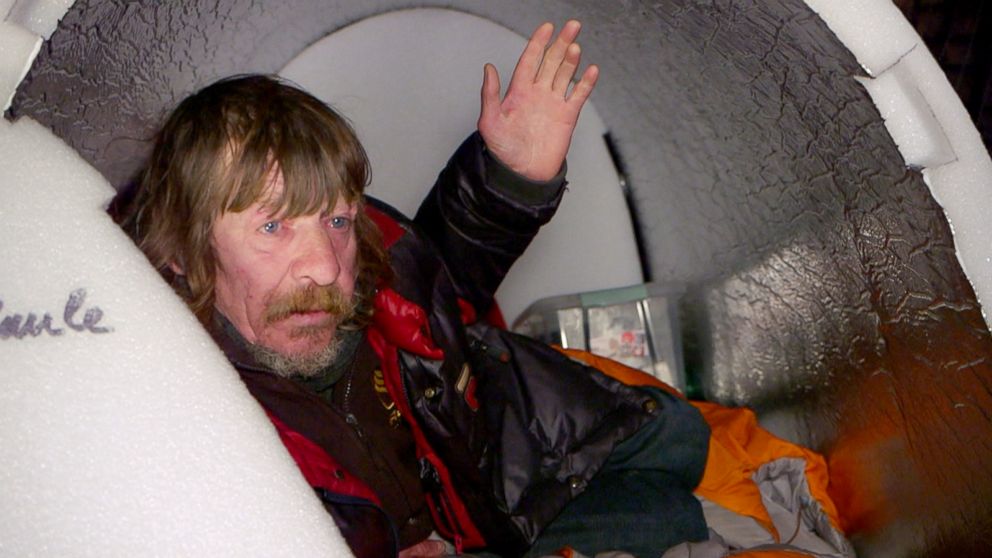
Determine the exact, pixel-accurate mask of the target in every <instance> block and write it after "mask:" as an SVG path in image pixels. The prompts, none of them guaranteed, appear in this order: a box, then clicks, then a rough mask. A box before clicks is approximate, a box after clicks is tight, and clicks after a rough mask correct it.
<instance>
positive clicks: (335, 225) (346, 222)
mask: <svg viewBox="0 0 992 558" xmlns="http://www.w3.org/2000/svg"><path fill="white" fill-rule="evenodd" d="M330 224H331V228H332V229H347V228H348V227H349V226H351V219H349V218H348V217H341V216H337V217H331V220H330Z"/></svg>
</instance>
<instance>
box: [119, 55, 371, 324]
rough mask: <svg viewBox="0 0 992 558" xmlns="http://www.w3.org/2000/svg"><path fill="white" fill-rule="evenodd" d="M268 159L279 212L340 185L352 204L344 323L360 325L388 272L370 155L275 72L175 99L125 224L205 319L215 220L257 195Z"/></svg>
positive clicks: (319, 202) (330, 201)
mask: <svg viewBox="0 0 992 558" xmlns="http://www.w3.org/2000/svg"><path fill="white" fill-rule="evenodd" d="M274 168H278V170H279V171H281V172H282V175H283V181H284V184H285V188H284V190H283V192H282V195H281V196H280V198H279V199H276V200H270V201H271V202H272V205H273V209H274V210H276V212H278V213H279V214H280V215H285V216H286V217H289V218H292V217H296V216H300V215H308V214H311V213H315V212H318V211H321V210H323V209H326V208H329V207H334V204H335V203H336V202H337V198H338V196H341V195H343V196H344V197H345V200H346V201H348V202H349V203H358V204H359V211H358V215H357V217H356V220H355V229H356V236H357V239H358V277H357V284H356V288H355V296H356V314H355V318H354V319H353V320H352V322H350V323H349V324H346V325H347V326H350V327H354V328H358V327H362V326H364V325H365V324H366V323H368V320H369V318H370V317H371V314H372V301H371V297H372V295H373V294H374V291H375V288H376V286H377V283H378V282H379V281H380V280H384V279H386V278H387V277H388V275H389V274H390V270H389V264H388V260H387V255H386V252H385V249H384V248H383V244H382V239H381V234H380V232H379V229H378V227H376V225H375V223H373V222H372V220H371V219H370V218H369V217H368V216H367V215H366V214H365V212H364V211H363V204H364V200H363V192H364V191H365V187H366V185H367V184H368V182H369V179H370V171H369V161H368V156H367V155H366V154H365V150H364V148H362V145H361V144H360V143H359V141H358V138H357V136H356V135H355V132H354V130H352V128H351V126H350V125H349V124H348V123H347V122H346V121H345V120H344V118H342V117H341V116H340V115H339V114H338V113H336V112H335V111H334V110H333V109H331V108H330V107H328V106H327V105H326V104H324V103H323V102H321V101H320V100H319V99H317V98H315V97H313V96H312V95H310V94H308V93H306V92H304V91H302V90H300V89H298V88H297V87H294V86H292V85H290V84H288V83H286V82H285V81H283V80H280V79H279V78H275V77H270V76H261V75H247V76H237V77H233V78H228V79H224V80H221V81H219V82H216V83H214V84H212V85H210V86H207V87H206V88H204V89H202V90H200V91H199V92H197V93H195V94H193V95H191V96H190V97H187V98H186V99H185V100H184V101H182V102H181V103H180V104H179V106H177V107H176V109H175V110H174V111H173V112H172V113H171V114H170V115H169V117H168V118H167V119H166V122H165V124H164V126H163V127H162V129H161V130H160V131H159V133H158V135H157V136H156V139H155V145H154V148H153V151H152V154H151V157H150V159H149V162H148V165H147V167H146V168H145V170H144V172H143V173H142V176H141V179H140V182H139V183H138V186H137V188H138V189H137V191H136V192H135V194H134V199H133V201H132V202H131V203H130V204H129V205H128V206H127V207H126V208H125V209H124V215H123V216H122V217H123V223H122V226H124V228H125V230H127V231H128V232H129V233H130V234H131V236H132V237H133V238H134V240H135V242H136V243H137V244H138V246H139V247H140V248H141V250H142V251H144V253H145V254H146V255H147V256H148V259H149V260H150V261H151V262H152V264H153V265H154V266H155V267H156V268H157V269H158V270H159V271H160V272H161V273H162V275H163V276H164V277H165V278H166V280H167V281H169V282H170V283H171V284H172V285H173V287H174V288H175V289H176V290H177V292H179V294H180V295H182V296H183V297H184V298H185V300H186V301H187V304H188V305H189V306H190V308H191V309H192V310H193V313H194V314H196V316H197V317H198V318H199V319H200V321H201V322H203V323H205V324H209V323H210V320H211V319H212V315H213V305H214V281H215V279H216V266H217V263H216V257H215V255H214V252H213V247H212V245H211V242H210V238H211V232H212V227H213V223H214V221H215V219H216V218H217V217H218V216H220V215H221V214H222V213H225V212H229V211H233V212H238V211H244V210H245V209H247V208H248V207H249V206H250V205H251V204H253V203H254V202H256V201H258V200H260V199H261V198H262V197H263V196H264V195H265V194H266V186H267V184H268V181H267V179H268V177H269V176H270V173H271V171H272V170H273V169H274Z"/></svg>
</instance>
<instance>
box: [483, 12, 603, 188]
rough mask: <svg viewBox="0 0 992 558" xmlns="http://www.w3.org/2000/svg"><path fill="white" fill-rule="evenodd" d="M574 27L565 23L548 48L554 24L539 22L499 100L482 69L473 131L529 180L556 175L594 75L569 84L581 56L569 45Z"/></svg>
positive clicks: (494, 77)
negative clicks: (479, 102)
mask: <svg viewBox="0 0 992 558" xmlns="http://www.w3.org/2000/svg"><path fill="white" fill-rule="evenodd" d="M580 27H581V25H580V24H579V22H578V21H575V20H569V21H568V22H567V23H565V25H564V27H562V29H561V32H560V33H559V34H558V37H557V38H556V39H555V40H554V42H551V43H550V45H549V42H550V41H551V37H552V35H553V34H554V26H553V25H552V24H550V23H543V24H541V25H540V26H539V27H538V28H537V29H536V30H535V31H534V34H533V35H531V37H530V40H529V41H528V42H527V46H526V47H524V51H523V53H522V54H521V55H520V59H519V60H518V61H517V67H516V68H515V69H514V70H513V77H512V78H511V79H510V86H509V87H508V88H507V91H506V95H505V96H504V97H503V98H502V100H501V99H500V83H499V73H498V72H497V71H496V68H495V67H493V66H492V64H486V66H485V70H484V76H483V80H482V111H481V113H480V115H479V133H480V134H482V139H483V140H485V142H486V146H487V147H488V148H489V151H490V152H491V153H492V154H493V155H495V156H496V157H497V158H498V159H499V160H500V161H502V162H503V163H504V164H505V165H507V166H508V167H510V168H511V169H513V170H514V171H516V172H517V173H519V174H521V175H523V176H525V177H527V178H529V179H531V180H534V181H543V180H548V179H550V178H553V177H554V176H555V175H556V174H558V171H559V170H560V169H561V165H562V163H563V162H564V161H565V155H566V153H568V146H569V144H570V143H571V141H572V132H573V131H574V130H575V124H576V122H577V121H578V119H579V112H580V111H581V110H582V105H583V104H585V102H586V99H588V98H589V94H590V93H592V89H593V86H595V85H596V79H597V78H598V77H599V68H597V67H596V66H595V65H592V66H589V67H588V68H586V70H585V72H583V73H582V78H581V79H580V80H579V81H578V83H576V84H574V85H572V79H573V78H574V77H575V72H576V70H577V69H578V67H579V60H580V58H581V49H580V48H579V44H578V43H576V42H575V39H576V37H578V35H579V29H580ZM570 85H572V87H569V86H570Z"/></svg>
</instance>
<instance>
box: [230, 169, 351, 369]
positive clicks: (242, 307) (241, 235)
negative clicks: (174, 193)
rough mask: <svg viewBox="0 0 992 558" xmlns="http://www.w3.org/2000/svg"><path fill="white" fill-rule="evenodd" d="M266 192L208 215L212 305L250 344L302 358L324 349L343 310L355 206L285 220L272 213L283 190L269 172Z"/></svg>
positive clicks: (347, 290) (347, 308) (346, 307)
mask: <svg viewBox="0 0 992 558" xmlns="http://www.w3.org/2000/svg"><path fill="white" fill-rule="evenodd" d="M272 176H273V178H272V180H271V183H270V186H269V190H268V191H267V196H266V197H265V199H263V200H260V201H258V202H255V203H254V204H252V205H251V206H250V207H248V208H247V209H246V210H244V211H242V212H239V213H230V212H229V213H223V214H221V215H220V217H218V218H217V220H216V221H215V222H214V226H213V232H212V237H211V242H212V245H213V249H214V252H215V254H216V259H217V279H216V285H215V293H216V302H215V304H216V307H217V310H219V311H220V312H221V313H222V314H223V315H224V316H226V317H227V319H228V320H229V321H230V322H231V323H232V324H233V325H234V327H235V328H237V330H238V331H239V332H240V333H241V335H242V336H243V337H244V338H245V340H247V341H248V342H249V343H252V344H255V345H260V346H262V347H265V348H267V349H270V350H271V351H273V352H275V353H277V354H278V355H279V356H281V357H284V358H287V359H290V360H294V361H305V360H306V359H307V358H308V357H312V356H314V355H317V354H318V353H320V352H321V351H324V350H325V349H326V348H327V347H328V346H329V345H330V343H331V341H332V340H333V339H334V333H335V329H336V328H337V326H338V324H340V323H341V322H342V321H343V320H344V319H346V318H347V317H348V315H347V314H348V313H349V312H350V308H351V306H350V304H351V300H352V295H353V294H354V291H355V276H356V273H357V255H358V242H357V239H356V238H355V230H354V226H353V223H354V220H355V212H356V206H355V205H354V204H349V203H347V202H346V201H345V200H344V199H343V197H339V198H338V201H337V204H336V205H335V207H334V208H332V209H328V210H327V211H325V212H321V213H318V214H312V215H304V216H300V217H295V218H292V219H286V218H283V217H282V216H281V215H278V214H277V215H273V211H272V207H271V206H270V205H269V204H267V203H266V200H268V199H276V198H277V197H278V196H279V194H281V193H282V189H283V187H284V186H283V179H282V173H281V172H278V171H277V172H274V173H273V175H272Z"/></svg>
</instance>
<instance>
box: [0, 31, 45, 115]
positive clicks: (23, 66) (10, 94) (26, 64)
mask: <svg viewBox="0 0 992 558" xmlns="http://www.w3.org/2000/svg"><path fill="white" fill-rule="evenodd" d="M0 31H3V32H6V33H7V34H8V35H7V37H5V38H0V41H9V42H10V44H13V43H15V42H17V41H18V38H16V37H13V36H12V34H16V35H24V38H25V39H27V38H28V37H30V36H31V35H34V46H33V47H32V48H31V49H30V50H28V51H27V53H26V54H24V51H21V52H16V51H15V52H11V51H10V50H9V45H8V49H0V55H2V56H5V57H7V55H8V53H9V57H8V59H7V60H4V61H3V63H2V65H0V68H3V69H4V70H7V69H9V68H12V67H18V66H19V67H20V70H19V71H18V73H17V77H16V79H14V80H12V81H8V82H6V83H4V79H3V76H2V75H0V95H3V94H4V93H5V95H3V96H2V97H0V98H2V99H3V105H2V106H0V113H3V112H6V111H7V109H8V108H10V104H11V103H12V102H13V101H14V93H16V92H17V86H18V85H20V83H21V82H22V81H24V78H25V76H27V75H28V71H29V70H30V69H31V64H32V63H34V59H35V57H37V56H38V53H39V52H41V44H42V42H44V41H43V40H42V38H41V37H39V36H37V35H36V34H34V33H32V32H31V31H30V30H27V29H24V28H23V27H20V26H17V25H16V24H13V23H10V22H7V21H0ZM7 86H9V87H10V90H9V91H3V89H4V87H7Z"/></svg>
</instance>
